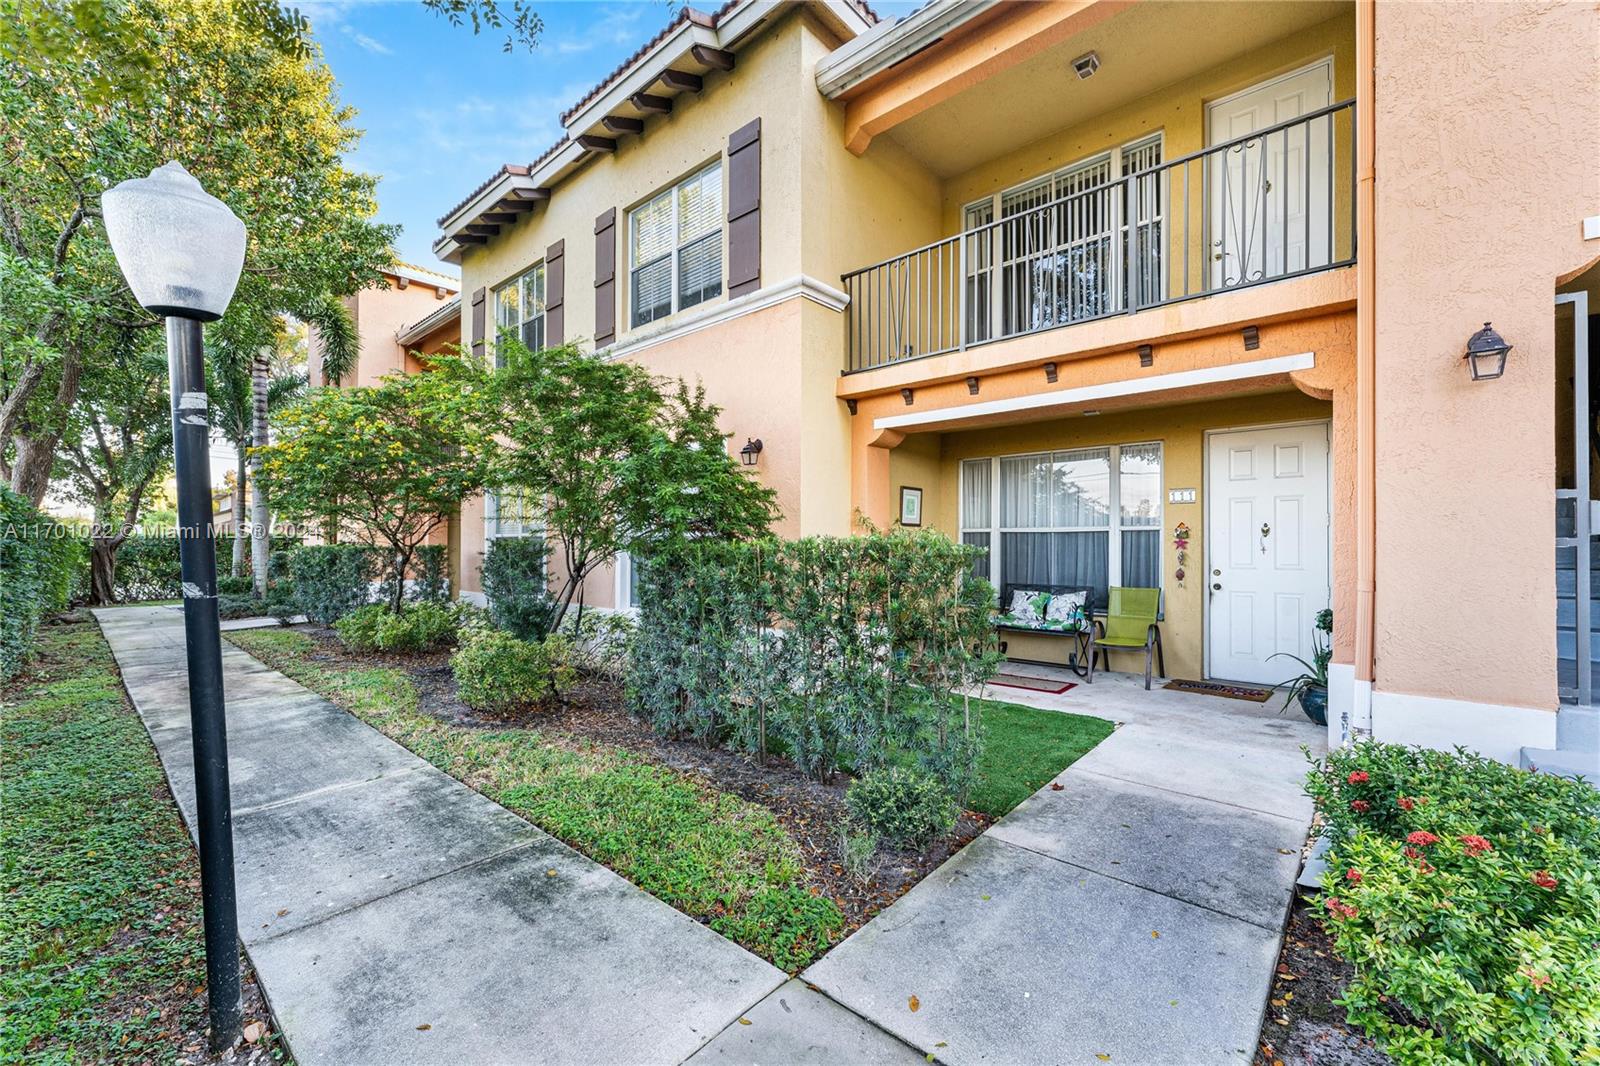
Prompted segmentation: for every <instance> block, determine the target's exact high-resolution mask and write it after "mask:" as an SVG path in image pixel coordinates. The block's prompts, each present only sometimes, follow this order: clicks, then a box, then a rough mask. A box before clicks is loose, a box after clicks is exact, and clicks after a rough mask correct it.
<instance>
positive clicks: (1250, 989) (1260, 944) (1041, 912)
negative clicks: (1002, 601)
mask: <svg viewBox="0 0 1600 1066" xmlns="http://www.w3.org/2000/svg"><path fill="white" fill-rule="evenodd" d="M1013 669H1019V670H1020V669H1022V668H1019V667H1015V666H1014V667H1013ZM1029 672H1033V673H1037V674H1040V675H1041V676H1049V675H1050V671H1049V670H1048V669H1047V668H1040V669H1036V670H1030V671H1029ZM994 694H995V695H996V696H997V697H998V698H1001V699H1008V700H1015V701H1016V702H1024V703H1032V704H1034V705H1036V706H1042V707H1051V708H1054V709H1061V710H1072V711H1076V712H1078V713H1082V714H1095V715H1100V716H1102V717H1106V718H1112V719H1116V720H1118V721H1121V722H1123V723H1125V724H1123V725H1122V726H1121V727H1120V728H1118V730H1117V731H1116V732H1115V733H1114V734H1112V735H1111V736H1110V737H1109V738H1107V739H1106V740H1105V741H1103V742H1102V743H1101V744H1100V745H1099V746H1098V747H1096V748H1095V749H1094V750H1093V751H1091V752H1089V754H1087V755H1085V756H1084V757H1083V758H1082V759H1080V760H1078V762H1076V763H1075V764H1073V765H1072V766H1071V767H1070V768H1069V769H1068V770H1067V771H1066V772H1064V773H1063V774H1061V775H1060V776H1059V777H1057V779H1056V781H1055V784H1056V785H1059V786H1060V788H1059V789H1057V788H1055V787H1051V786H1047V787H1046V788H1044V789H1041V790H1040V791H1039V792H1037V793H1035V794H1034V795H1033V796H1032V797H1031V798H1030V799H1028V800H1026V801H1025V802H1024V803H1023V804H1022V805H1021V806H1019V807H1018V808H1017V809H1016V810H1014V811H1012V812H1011V814H1009V815H1007V816H1006V817H1005V818H1004V819H1002V820H1001V821H1000V823H999V824H998V825H996V826H995V827H993V828H992V829H990V830H989V831H988V832H987V833H985V834H984V835H983V836H981V837H979V838H978V839H977V840H975V841H973V843H972V844H970V845H968V846H967V847H966V848H965V849H964V850H963V851H962V852H961V853H960V854H959V855H957V856H955V857H954V858H952V859H951V860H950V861H949V862H947V863H945V865H944V866H942V867H941V868H940V869H938V870H937V871H935V872H934V873H933V874H930V875H929V876H928V877H927V878H926V879H925V880H923V881H922V882H921V883H920V884H918V885H917V886H916V887H915V888H913V889H912V890H911V891H910V892H909V893H907V894H906V895H905V896H904V897H903V898H901V899H900V900H899V901H898V902H896V903H895V904H894V905H893V906H891V907H890V908H888V909H887V910H885V911H884V912H882V913H881V914H879V915H878V916H877V917H876V918H874V919H873V920H872V921H870V922H868V923H867V924H866V925H865V926H863V927H862V928H861V929H860V930H858V931H857V932H856V933H855V935H853V936H852V937H850V939H848V940H847V941H845V942H844V943H843V944H842V945H840V946H839V947H837V948H835V949H834V950H833V951H832V952H830V953H829V954H828V955H826V956H825V957H823V958H822V959H821V960H820V961H818V962H817V963H815V964H814V965H813V966H812V967H811V968H810V969H808V970H807V971H806V972H805V974H804V975H803V976H804V978H805V979H806V980H807V981H809V982H810V983H812V984H813V985H815V986H817V987H818V988H819V989H821V991H822V992H824V993H825V994H826V995H827V996H828V997H830V998H831V999H832V1000H834V1001H835V1002H836V1003H837V1004H841V1005H843V1006H844V1007H846V1008H848V1009H849V1010H850V1011H852V1012H854V1013H855V1014H858V1015H860V1016H862V1017H864V1018H866V1019H868V1020H870V1021H871V1022H873V1023H874V1024H875V1025H877V1026H879V1027H882V1028H883V1029H886V1030H888V1031H889V1032H891V1033H893V1034H895V1035H896V1036H898V1037H900V1038H901V1039H902V1040H904V1041H906V1042H908V1043H910V1044H912V1045H914V1046H915V1047H916V1048H917V1049H919V1050H920V1051H922V1052H924V1053H926V1054H928V1055H932V1056H935V1057H936V1058H938V1059H939V1060H940V1061H943V1062H950V1063H1019V1062H1029V1063H1074V1062H1082V1063H1090V1064H1093V1063H1097V1062H1104V1061H1110V1062H1112V1063H1119V1062H1120V1063H1137V1064H1139V1066H1191V1064H1194V1063H1208V1064H1209V1063H1221V1062H1248V1061H1249V1060H1250V1059H1251V1057H1252V1056H1253V1054H1254V1049H1255V1044H1256V1038H1257V1035H1258V1033H1259V1031H1260V1026H1261V1017H1262V1010H1263V1009H1264V1007H1265V1005H1266V998H1267V991H1268V988H1269V986H1270V983H1271V978H1272V973H1273V969H1274V966H1275V964H1276V961H1277V956H1278V948H1279V944H1280V939H1281V934H1282V928H1283V923H1284V920H1285V918H1286V916H1287V913H1288V906H1289V902H1290V899H1291V893H1292V891H1293V882H1294V878H1295V874H1296V871H1297V869H1298V865H1299V849H1300V847H1301V845H1302V843H1303V842H1304V840H1305V835H1306V831H1307V828H1308V826H1309V823H1310V818H1311V803H1310V801H1309V800H1308V799H1307V798H1306V797H1305V796H1304V795H1303V794H1302V792H1301V790H1300V782H1301V780H1302V779H1303V778H1304V776H1305V772H1306V768H1307V767H1306V762H1305V759H1304V756H1303V755H1302V754H1301V752H1300V750H1299V746H1300V745H1301V744H1303V743H1304V744H1309V745H1311V746H1312V747H1313V748H1317V747H1318V746H1319V745H1320V744H1321V738H1322V737H1323V736H1324V735H1325V734H1324V731H1323V730H1321V729H1318V728H1316V727H1314V726H1312V725H1311V724H1310V723H1309V722H1307V721H1306V720H1305V719H1304V717H1303V716H1300V714H1299V711H1298V710H1294V711H1291V712H1290V714H1289V715H1279V714H1277V713H1276V710H1275V708H1274V709H1272V710H1268V709H1266V708H1262V707H1260V706H1258V705H1255V704H1249V703H1241V702H1240V701H1235V700H1227V699H1218V698H1215V697H1209V696H1196V695H1191V694H1185V693H1176V692H1167V691H1164V690H1160V689H1157V690H1156V691H1154V692H1148V693H1147V692H1144V691H1143V689H1142V688H1141V687H1140V682H1139V681H1138V680H1130V679H1129V678H1127V677H1126V676H1123V675H1115V674H1113V675H1107V676H1105V677H1104V678H1098V677H1097V678H1096V679H1095V684H1094V685H1093V686H1092V687H1090V686H1086V685H1081V684H1080V685H1079V686H1078V687H1077V688H1075V689H1073V690H1072V691H1071V692H1069V693H1065V694H1063V695H1060V696H1044V695H1042V694H1035V693H1028V692H1024V691H1022V690H1017V689H1009V688H1008V689H1003V690H998V691H997V692H995V693H994ZM913 997H915V1002H914V1003H913Z"/></svg>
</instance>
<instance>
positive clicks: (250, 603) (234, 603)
mask: <svg viewBox="0 0 1600 1066" xmlns="http://www.w3.org/2000/svg"><path fill="white" fill-rule="evenodd" d="M266 613H267V608H266V604H264V603H262V602H261V601H260V600H258V599H256V598H255V597H254V596H253V595H251V594H250V593H248V592H245V593H235V592H225V593H218V595H217V617H218V618H223V619H228V618H259V617H260V616H261V615H264V614H266Z"/></svg>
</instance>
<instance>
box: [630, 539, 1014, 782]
mask: <svg viewBox="0 0 1600 1066" xmlns="http://www.w3.org/2000/svg"><path fill="white" fill-rule="evenodd" d="M976 553H977V549H975V548H971V547H968V546H966V545H963V544H957V543H955V542H953V541H951V540H950V539H949V538H947V537H945V536H943V535H941V534H939V533H935V532H933V531H917V532H912V531H907V530H897V531H894V532H891V533H886V534H874V535H871V536H862V537H809V538H806V539H803V540H797V541H787V542H786V541H775V540H763V541H755V542H748V543H725V542H692V543H690V544H689V545H688V546H686V547H684V548H682V549H680V550H678V551H675V552H673V553H672V554H671V555H667V556H661V557H658V558H655V559H650V560H646V561H645V563H644V565H643V566H642V568H641V573H640V585H641V588H640V593H641V595H640V599H641V602H642V603H643V607H642V609H641V611H640V618H639V627H638V632H637V635H636V636H635V637H634V640H633V654H632V657H631V665H630V675H629V684H628V696H629V702H630V705H631V707H632V709H633V712H634V713H635V714H637V715H639V716H641V717H644V718H647V719H649V720H650V721H651V722H652V724H653V725H654V726H655V728H656V729H657V730H658V731H660V732H662V733H664V734H667V735H671V736H689V737H693V738H695V739H698V740H700V741H701V742H703V743H707V744H726V745H728V746H731V747H734V748H736V749H739V750H743V751H749V752H757V753H763V754H764V753H765V752H766V751H767V750H768V748H769V747H781V748H782V750H783V751H784V752H785V753H786V754H788V755H789V756H790V757H791V758H792V759H793V760H794V762H795V764H796V765H797V766H798V767H799V768H800V769H801V770H802V771H803V772H804V773H806V774H808V775H811V776H813V777H816V778H818V779H822V780H826V779H827V778H828V777H830V776H831V775H832V774H833V772H834V771H835V770H838V769H848V770H851V771H853V772H855V773H858V774H861V773H866V772H868V771H870V770H873V769H876V768H878V767H881V766H885V765H888V764H889V763H890V762H891V761H895V762H902V761H910V762H911V763H912V764H914V765H915V766H916V767H917V768H918V769H920V770H921V771H923V772H924V773H927V774H930V775H932V776H933V777H934V778H936V779H937V780H938V781H939V782H940V784H941V785H942V786H943V787H944V788H945V790H946V791H947V792H948V793H949V794H950V795H951V796H954V797H957V798H962V799H964V798H965V797H966V795H967V793H968V791H969V789H970V788H971V786H972V784H973V780H974V778H975V776H976V773H977V765H978V757H979V753H980V750H981V745H982V729H981V723H980V722H979V720H978V717H977V714H976V712H975V711H973V710H972V709H971V707H970V703H969V701H967V700H966V699H965V698H964V697H963V696H962V695H961V694H962V693H964V692H965V691H967V690H968V689H970V688H971V687H972V686H975V685H977V684H978V683H979V682H981V681H983V680H986V679H987V678H988V677H990V676H992V675H993V673H994V669H995V665H996V663H997V661H998V655H997V654H996V651H995V635H994V629H993V627H992V626H991V625H990V624H989V614H990V608H991V602H992V590H991V588H990V586H989V585H988V583H987V582H985V581H983V580H981V579H979V578H976V577H973V576H972V575H971V573H970V571H971V568H972V560H973V558H974V556H975V555H976Z"/></svg>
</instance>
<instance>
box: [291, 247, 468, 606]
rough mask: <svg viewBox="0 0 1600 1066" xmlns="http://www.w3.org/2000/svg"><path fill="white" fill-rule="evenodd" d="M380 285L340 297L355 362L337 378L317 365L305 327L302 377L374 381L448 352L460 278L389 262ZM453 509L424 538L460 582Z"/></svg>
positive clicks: (453, 345) (316, 347) (456, 335)
mask: <svg viewBox="0 0 1600 1066" xmlns="http://www.w3.org/2000/svg"><path fill="white" fill-rule="evenodd" d="M382 273H383V282H384V283H383V284H382V285H370V286H368V287H366V288H364V289H362V290H360V291H359V292H357V293H355V294H354V295H351V296H347V297H345V298H344V300H343V303H344V306H345V310H347V311H348V312H349V313H350V319H351V321H352V322H354V323H355V327H356V337H357V343H358V349H357V354H356V362H355V366H354V367H352V368H351V369H350V370H349V371H348V372H346V373H345V374H344V375H343V376H342V377H340V378H339V379H338V380H337V381H335V380H332V379H331V378H330V376H329V375H328V373H327V371H326V369H325V368H324V367H323V353H322V343H321V339H320V338H319V337H318V336H317V331H316V330H315V329H312V330H311V331H310V344H309V346H308V352H307V358H306V364H307V365H306V377H307V379H308V380H310V381H312V382H315V383H316V384H318V385H341V386H347V387H348V386H369V385H376V384H378V382H379V381H381V380H382V379H383V378H385V377H387V376H389V375H390V374H416V373H420V372H421V371H422V370H424V369H425V363H424V361H423V359H422V358H421V357H424V356H429V355H437V354H441V353H446V352H454V351H455V350H456V349H457V347H458V346H459V345H460V344H461V295H460V293H461V283H460V282H459V281H458V280H457V279H456V278H453V277H451V276H449V275H448V274H441V273H439V272H438V271H436V270H428V269H427V268H425V267H419V266H414V265H412V264H410V263H394V264H392V265H391V266H389V267H388V268H387V269H385V270H384V271H383V272H382ZM460 539H461V534H460V524H459V515H452V516H451V517H450V518H449V520H448V521H447V522H446V523H445V525H443V526H441V527H440V528H439V529H437V530H435V531H434V533H433V534H432V535H431V536H430V537H429V538H428V543H429V544H439V545H444V546H445V552H446V558H447V559H448V560H449V566H448V570H449V577H450V587H451V588H452V589H459V588H460V587H461V584H460V583H461V575H460V573H459V571H458V569H457V564H458V562H459V560H460V558H461V546H460Z"/></svg>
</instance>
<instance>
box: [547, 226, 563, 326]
mask: <svg viewBox="0 0 1600 1066" xmlns="http://www.w3.org/2000/svg"><path fill="white" fill-rule="evenodd" d="M566 295H567V242H566V241H557V242H556V243H554V244H552V245H551V246H550V247H549V248H547V249H545V253H544V342H545V344H547V345H549V346H550V347H552V348H554V347H556V346H557V345H559V344H561V343H562V342H563V341H565V340H566V339H567V331H566V325H567V309H566Z"/></svg>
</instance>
